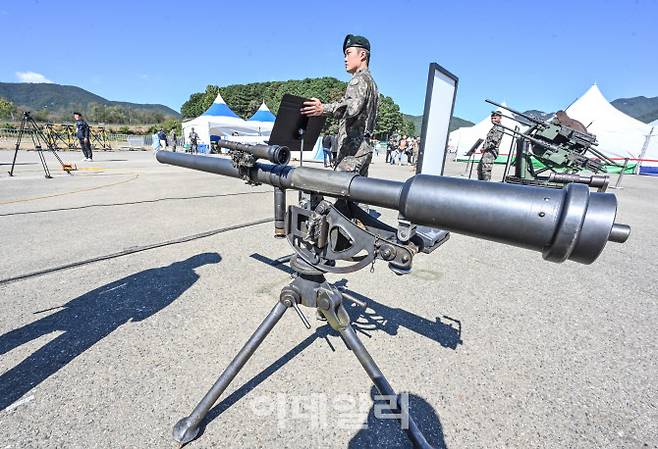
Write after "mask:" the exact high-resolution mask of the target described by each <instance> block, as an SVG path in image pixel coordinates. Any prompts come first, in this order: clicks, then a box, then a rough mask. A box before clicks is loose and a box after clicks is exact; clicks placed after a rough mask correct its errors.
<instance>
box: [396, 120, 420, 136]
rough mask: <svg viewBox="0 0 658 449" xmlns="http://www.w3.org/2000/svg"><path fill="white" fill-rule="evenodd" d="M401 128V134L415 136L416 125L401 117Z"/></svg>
mask: <svg viewBox="0 0 658 449" xmlns="http://www.w3.org/2000/svg"><path fill="white" fill-rule="evenodd" d="M402 120H403V124H402V129H401V130H400V131H401V132H402V134H404V135H406V136H415V135H416V125H414V123H413V122H412V121H411V120H407V119H406V118H403V119H402Z"/></svg>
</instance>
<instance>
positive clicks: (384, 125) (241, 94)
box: [180, 77, 416, 139]
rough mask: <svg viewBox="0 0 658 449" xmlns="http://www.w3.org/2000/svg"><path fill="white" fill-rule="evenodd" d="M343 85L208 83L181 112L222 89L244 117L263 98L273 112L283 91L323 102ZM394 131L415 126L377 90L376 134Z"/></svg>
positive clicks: (200, 106) (191, 113)
mask: <svg viewBox="0 0 658 449" xmlns="http://www.w3.org/2000/svg"><path fill="white" fill-rule="evenodd" d="M346 87H347V83H345V82H343V81H340V80H338V79H336V78H333V77H323V78H306V79H303V80H289V81H267V82H261V83H249V84H232V85H229V86H224V87H219V86H216V85H208V86H207V87H206V90H205V92H195V93H193V94H192V95H190V98H189V100H187V101H186V102H185V103H183V105H182V106H181V110H180V112H181V114H182V115H183V117H185V118H193V117H198V116H200V115H201V114H203V113H204V112H205V111H206V110H207V109H208V108H209V107H210V105H211V104H212V102H213V101H214V100H215V98H216V97H217V94H218V93H220V92H221V94H222V97H223V98H224V101H226V103H227V104H228V106H229V107H230V108H231V110H233V112H235V113H236V114H237V115H238V116H240V117H242V118H243V119H245V120H246V119H248V118H249V117H251V116H252V115H253V114H254V113H255V112H256V111H257V110H258V108H259V107H260V105H261V102H263V101H264V102H265V103H266V104H267V106H268V107H269V108H270V110H271V111H272V112H273V113H274V114H276V113H277V112H278V108H279V104H280V103H281V98H283V95H284V94H292V95H298V96H300V97H306V98H311V97H315V98H319V99H320V100H321V101H322V102H323V103H326V102H334V101H338V100H339V99H340V97H341V96H342V95H343V93H344V92H345V88H346ZM323 131H324V132H328V133H335V132H337V123H336V121H335V120H334V119H332V118H328V120H327V122H326V123H325V128H324V130H323ZM393 133H399V134H406V135H415V134H416V130H415V126H414V124H413V123H412V122H411V121H410V120H407V119H405V118H404V117H403V115H402V113H401V112H400V107H399V106H398V105H397V104H396V103H395V101H393V99H392V98H391V97H389V96H385V95H383V94H379V111H378V114H377V126H376V128H375V138H377V139H386V138H388V136H390V135H391V134H393Z"/></svg>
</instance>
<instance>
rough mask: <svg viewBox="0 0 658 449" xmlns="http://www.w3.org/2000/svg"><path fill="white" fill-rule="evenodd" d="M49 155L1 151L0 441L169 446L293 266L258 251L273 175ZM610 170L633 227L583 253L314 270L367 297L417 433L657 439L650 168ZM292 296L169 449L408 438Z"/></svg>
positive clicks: (422, 258) (278, 245)
mask: <svg viewBox="0 0 658 449" xmlns="http://www.w3.org/2000/svg"><path fill="white" fill-rule="evenodd" d="M47 158H48V161H49V165H50V168H51V171H52V172H53V174H54V178H53V179H50V180H46V179H44V178H43V174H42V172H41V166H40V165H39V164H38V160H37V158H36V155H35V153H33V152H21V153H20V154H19V163H20V164H21V165H18V166H17V168H16V173H15V175H16V176H15V177H14V178H9V177H8V175H7V174H6V170H8V164H9V163H10V162H11V153H10V152H9V151H0V163H1V164H2V165H1V166H0V168H2V171H1V172H0V242H1V243H0V251H1V254H2V257H0V298H1V299H0V304H1V305H0V307H1V311H2V313H0V435H1V437H0V448H171V447H174V444H173V442H172V439H171V429H172V427H173V425H174V424H175V423H176V421H177V420H178V419H180V418H182V417H184V416H186V415H187V414H189V413H190V412H191V410H192V408H193V407H194V406H195V405H196V403H197V402H198V401H199V400H200V399H201V397H202V396H203V394H205V392H206V391H207V390H208V389H209V388H210V386H211V385H212V383H213V382H214V381H215V380H216V378H217V376H218V375H219V374H220V373H221V371H222V369H223V368H224V367H225V366H226V365H227V364H228V363H229V362H230V360H231V359H232V357H233V356H234V355H235V354H236V353H237V351H238V350H239V349H240V348H241V346H242V344H243V343H244V342H245V341H246V339H247V338H248V337H249V336H250V335H251V333H252V332H253V330H254V329H255V328H256V327H257V326H258V324H259V323H260V322H261V320H262V319H263V318H264V317H265V315H266V314H267V313H268V312H269V311H270V310H271V308H272V306H273V305H274V303H275V301H276V300H277V298H278V294H279V291H280V289H281V287H283V286H284V285H286V284H287V283H288V282H289V280H290V277H289V275H288V273H287V272H286V271H285V266H282V265H278V266H273V265H276V264H275V263H268V260H269V261H271V260H274V259H277V258H280V257H282V256H286V255H288V254H291V249H290V247H289V246H288V244H287V243H286V241H285V240H275V239H273V237H272V236H273V228H272V223H270V222H265V223H261V224H254V223H256V222H259V221H263V220H269V219H271V218H272V195H271V190H270V189H271V188H269V187H267V186H259V187H250V186H247V185H245V184H244V183H242V182H241V181H239V180H236V179H229V178H224V177H221V176H214V175H210V174H205V173H200V172H194V171H190V170H185V169H181V168H177V167H170V166H164V165H161V164H158V163H157V162H156V161H155V159H154V158H153V155H152V154H150V153H147V152H107V153H103V152H97V153H96V154H95V158H96V161H95V162H93V163H85V162H80V161H79V160H80V159H81V155H79V154H77V153H63V158H64V159H65V160H71V159H77V165H78V167H79V168H80V170H78V171H75V172H73V174H72V175H67V174H65V173H63V172H61V171H60V170H59V169H58V168H57V166H56V164H55V163H54V162H55V161H54V159H53V158H51V157H49V155H47ZM314 166H315V167H318V165H317V164H316V165H314ZM501 170H502V167H498V166H497V167H496V169H495V172H494V178H495V179H498V178H499V177H500V174H501ZM463 172H464V165H463V164H457V163H449V164H448V167H447V173H448V174H451V175H459V174H462V173H463ZM411 174H412V172H411V169H410V168H409V167H399V166H395V167H392V166H388V165H385V164H384V163H383V161H382V159H381V157H380V158H376V160H375V163H374V164H373V165H372V167H371V176H373V177H381V178H390V179H399V180H403V179H406V178H407V177H409V176H410V175H411ZM623 186H624V189H623V190H619V191H617V192H616V194H617V196H618V199H619V202H620V206H619V211H618V221H621V222H624V223H628V224H630V225H631V226H632V227H633V231H632V235H631V237H630V239H629V240H628V242H627V243H626V244H623V245H619V244H613V243H610V244H609V245H608V246H607V248H606V250H605V251H604V252H603V254H602V255H601V257H600V258H599V259H598V260H597V261H596V262H595V263H594V264H592V265H589V266H584V265H579V264H575V263H572V262H567V263H564V264H553V263H549V262H545V261H544V260H542V258H541V255H540V254H539V253H535V252H531V251H527V250H523V249H519V248H513V247H509V246H505V245H501V244H497V243H492V242H488V241H483V240H478V239H474V238H470V237H465V236H460V235H457V234H454V233H453V235H452V237H451V239H450V240H449V241H448V242H447V243H446V244H445V245H444V246H443V247H441V248H439V249H438V250H437V251H435V252H434V253H432V254H431V255H429V256H427V255H422V254H421V255H419V256H417V257H416V258H415V260H414V271H413V272H412V273H411V274H410V275H408V276H403V277H398V276H396V275H395V274H393V273H392V272H390V271H389V270H388V269H387V267H386V265H385V264H384V263H377V264H376V265H375V270H374V273H370V272H369V270H367V269H366V270H362V271H361V272H358V273H354V274H350V275H346V276H328V278H329V280H330V281H334V282H335V281H340V282H341V284H343V285H345V286H346V288H348V289H349V290H350V291H351V292H352V294H353V296H356V297H357V298H360V299H361V300H364V301H366V302H367V304H368V308H367V309H366V310H361V309H360V308H359V307H357V306H354V305H352V304H350V303H348V304H349V307H348V309H349V312H350V314H351V315H352V316H353V318H354V319H355V320H356V327H358V328H359V329H360V332H359V335H360V336H361V338H362V339H363V341H364V344H365V345H366V347H367V348H368V350H369V351H370V352H371V354H372V355H373V357H374V359H375V360H376V361H377V362H378V363H379V365H380V367H381V369H382V371H383V372H384V373H385V374H386V376H387V377H388V379H389V381H390V383H391V384H392V385H393V387H394V388H395V389H396V390H398V391H399V392H405V393H408V397H409V400H410V403H411V406H412V416H414V417H415V419H416V420H417V421H418V422H419V424H420V426H421V428H422V429H423V430H424V431H425V433H426V435H427V437H428V439H429V440H430V442H431V443H433V444H434V445H435V446H436V447H448V448H535V447H538V448H544V447H545V448H566V447H569V448H644V447H649V448H655V447H658V424H657V423H658V411H657V406H658V391H657V390H658V388H657V386H656V383H657V379H658V351H657V350H656V348H657V346H658V344H657V341H658V340H657V339H656V322H658V307H657V305H656V302H657V299H658V263H657V262H656V253H657V248H658V243H657V239H656V236H657V234H656V230H655V226H656V223H657V222H658V205H657V202H656V197H657V195H658V179H656V178H650V177H635V176H627V177H625V179H624V182H623ZM295 196H296V193H294V192H291V193H290V194H289V203H291V202H292V201H293V199H294V198H295ZM384 217H387V218H391V217H392V218H394V217H395V216H394V215H392V214H391V213H384ZM204 233H205V234H204ZM207 234H211V235H209V236H205V235H207ZM71 265H73V267H70V268H64V267H66V266H71ZM12 278H18V279H17V280H14V281H8V282H7V280H9V279H12ZM344 279H345V280H344ZM306 314H307V316H308V317H309V319H311V323H312V325H313V329H312V330H310V331H309V330H307V329H306V328H305V327H304V326H303V325H302V323H301V322H300V320H299V318H298V317H297V316H296V314H295V313H294V312H292V311H291V312H288V313H287V314H286V315H285V316H284V317H283V319H282V320H281V322H280V323H279V324H278V325H277V327H276V328H275V329H274V330H273V332H272V333H271V334H270V335H269V336H268V337H267V339H266V340H265V342H264V343H263V345H262V346H261V348H260V349H259V350H258V351H257V352H256V354H255V355H254V356H253V358H252V359H251V360H250V361H249V362H248V363H247V365H246V366H245V368H244V370H243V371H242V372H241V373H240V374H239V375H238V376H237V378H236V380H235V381H234V383H233V384H232V385H230V387H229V388H228V390H227V391H226V393H225V395H224V396H223V397H222V398H221V399H220V401H219V402H218V404H217V405H216V406H215V407H214V408H213V409H212V410H211V413H210V415H209V419H208V420H206V421H205V423H204V430H203V434H202V435H201V437H200V438H198V439H197V440H195V441H194V442H192V443H190V444H189V446H187V447H190V448H214V447H222V448H260V447H268V448H272V447H276V448H284V447H285V448H344V447H348V448H370V447H377V448H403V447H411V444H410V443H409V442H408V441H407V439H406V437H405V435H404V434H403V433H402V432H401V431H400V430H399V428H398V427H397V425H396V424H395V423H394V422H393V421H391V420H380V419H377V418H375V416H374V415H375V407H374V406H373V403H372V398H371V396H372V395H373V392H372V390H371V383H370V380H369V378H368V377H367V375H366V374H365V372H364V371H363V370H362V368H361V367H360V365H359V364H358V362H357V360H356V358H355V357H354V356H353V355H352V353H351V352H350V351H349V350H348V349H347V348H346V347H345V345H344V344H343V342H342V341H341V340H340V338H339V337H338V336H337V335H336V334H335V333H333V332H330V331H328V330H327V327H326V326H324V323H322V322H317V321H315V320H314V319H313V318H314V314H313V313H312V311H311V310H306ZM366 334H367V335H366Z"/></svg>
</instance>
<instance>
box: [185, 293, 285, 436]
mask: <svg viewBox="0 0 658 449" xmlns="http://www.w3.org/2000/svg"><path fill="white" fill-rule="evenodd" d="M290 305H292V304H290ZM290 305H287V304H286V303H284V301H283V300H282V301H279V302H277V303H276V305H275V306H274V308H273V309H272V311H271V312H270V313H269V314H268V315H267V317H265V319H264V320H263V322H262V323H261V324H260V326H258V328H257V329H256V331H255V332H254V333H253V335H252V336H251V337H249V340H247V342H246V343H245V345H244V346H243V347H242V349H240V352H238V355H236V356H235V358H234V359H233V360H232V361H231V363H229V365H228V366H227V367H226V369H225V370H224V372H223V373H222V374H221V376H219V378H218V379H217V381H216V382H215V384H214V385H213V386H212V388H211V389H210V390H209V391H208V393H206V395H205V396H204V397H203V399H201V401H200V402H199V404H197V406H196V407H195V408H194V410H193V411H192V413H191V414H190V416H188V417H186V418H183V419H181V420H180V421H178V422H177V423H176V425H175V426H174V431H173V437H174V440H176V441H177V442H178V443H180V444H185V443H188V442H190V441H192V440H193V439H194V438H196V436H197V435H198V434H199V423H200V422H201V421H202V420H203V418H205V417H206V415H207V414H208V411H209V410H210V408H211V407H212V406H213V404H215V402H217V399H219V397H220V396H221V394H222V393H223V392H224V390H225V389H226V387H228V386H229V384H230V383H231V381H233V379H234V378H235V376H237V374H238V373H239V372H240V370H241V369H242V367H243V366H244V365H245V363H247V361H248V360H249V358H250V357H251V356H252V355H253V353H254V352H256V349H258V346H260V344H261V343H262V342H263V340H265V337H267V334H269V333H270V331H271V330H272V329H273V328H274V326H275V325H276V323H278V322H279V320H280V319H281V317H282V316H283V314H284V313H285V311H286V310H288V307H290Z"/></svg>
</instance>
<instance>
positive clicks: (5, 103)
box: [0, 97, 172, 125]
mask: <svg viewBox="0 0 658 449" xmlns="http://www.w3.org/2000/svg"><path fill="white" fill-rule="evenodd" d="M21 109H23V108H19V106H17V105H15V104H14V103H13V102H11V101H9V100H6V99H4V98H1V97H0V120H12V121H19V120H20V119H21V117H22V113H23V112H22V110H21ZM76 110H79V111H80V112H82V113H83V115H84V117H85V119H86V120H87V121H89V122H93V123H107V124H117V125H138V124H144V123H147V124H150V123H156V124H164V123H166V122H168V121H171V120H172V119H171V118H170V117H167V116H165V115H164V114H163V113H161V112H158V111H149V110H145V109H135V108H126V107H122V106H118V105H111V106H108V105H104V104H100V103H90V104H88V105H87V106H86V107H82V106H79V107H76ZM31 115H32V118H34V119H35V120H36V121H38V122H70V121H71V120H72V118H71V114H70V112H66V113H65V112H60V111H48V110H46V109H40V110H33V111H31Z"/></svg>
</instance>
